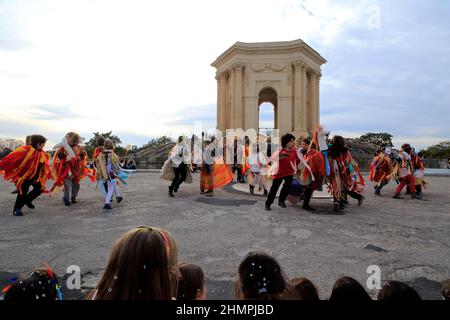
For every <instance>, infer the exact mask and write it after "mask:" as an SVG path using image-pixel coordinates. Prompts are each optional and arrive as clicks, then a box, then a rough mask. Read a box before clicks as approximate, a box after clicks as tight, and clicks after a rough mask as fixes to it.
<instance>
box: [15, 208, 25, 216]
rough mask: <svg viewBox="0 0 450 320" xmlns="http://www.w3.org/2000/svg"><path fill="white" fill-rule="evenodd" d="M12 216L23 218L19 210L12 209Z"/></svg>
mask: <svg viewBox="0 0 450 320" xmlns="http://www.w3.org/2000/svg"><path fill="white" fill-rule="evenodd" d="M13 215H15V216H16V217H21V216H23V212H22V210H20V209H14V211H13Z"/></svg>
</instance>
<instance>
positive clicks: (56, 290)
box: [2, 226, 450, 303]
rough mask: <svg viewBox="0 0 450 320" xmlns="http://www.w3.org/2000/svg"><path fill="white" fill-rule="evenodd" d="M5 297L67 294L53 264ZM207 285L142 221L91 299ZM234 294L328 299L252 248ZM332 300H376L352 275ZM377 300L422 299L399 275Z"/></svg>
mask: <svg viewBox="0 0 450 320" xmlns="http://www.w3.org/2000/svg"><path fill="white" fill-rule="evenodd" d="M2 292H3V293H4V300H6V301H49V300H62V299H63V297H62V293H61V286H60V283H59V282H58V279H57V277H56V275H55V274H54V272H53V271H52V270H51V269H50V268H49V267H46V268H43V269H38V270H36V271H34V272H32V273H31V274H30V275H28V276H26V277H23V278H21V279H17V278H15V279H12V281H11V284H9V285H7V286H6V287H5V288H3V290H2ZM207 296H208V289H207V287H206V285H205V275H204V273H203V270H202V269H201V267H199V266H198V265H195V264H191V263H179V262H178V258H177V246H176V242H175V240H174V238H173V236H172V235H171V233H170V232H169V231H167V230H165V229H162V228H155V227H150V226H142V227H139V228H135V229H132V230H130V231H128V232H126V233H125V234H123V235H122V236H121V237H120V238H119V239H118V240H117V241H116V243H115V244H114V246H113V247H112V250H111V253H110V256H109V259H108V261H107V264H106V267H105V269H104V271H103V274H102V276H101V278H100V281H99V282H98V284H97V286H96V287H95V289H93V290H92V291H91V292H90V293H89V294H88V295H87V296H86V299H88V300H182V301H192V300H205V299H207ZM234 297H235V299H237V300H304V301H318V300H320V299H325V297H324V296H323V295H322V297H321V295H320V292H319V290H318V288H317V287H316V286H315V285H314V284H313V282H312V281H310V280H309V279H307V278H293V279H291V280H289V279H288V278H287V277H286V274H285V273H284V271H283V268H282V266H281V265H280V263H279V262H278V261H277V260H276V259H275V258H274V257H273V256H271V255H268V254H266V253H264V252H250V253H248V254H247V255H246V256H245V257H244V259H243V260H242V262H241V263H240V265H239V267H238V269H237V275H236V281H235V292H234ZM442 298H443V299H444V300H450V279H449V280H445V281H443V282H442ZM328 300H330V301H336V302H343V303H349V302H351V303H358V302H364V301H370V300H372V298H371V296H370V295H369V294H368V292H367V291H366V289H365V288H364V287H363V286H362V285H361V284H360V283H359V282H358V281H356V280H355V279H353V278H351V277H342V278H339V279H338V280H337V281H336V282H335V284H334V286H333V289H332V292H331V295H330V296H329V297H328ZM377 300H385V301H394V302H401V301H404V302H406V301H409V302H414V301H419V300H421V297H420V295H419V294H418V293H417V291H416V290H414V289H413V288H412V287H410V286H408V285H407V284H405V283H403V282H400V281H388V282H386V283H385V285H384V286H383V287H382V289H381V290H379V292H378V294H377Z"/></svg>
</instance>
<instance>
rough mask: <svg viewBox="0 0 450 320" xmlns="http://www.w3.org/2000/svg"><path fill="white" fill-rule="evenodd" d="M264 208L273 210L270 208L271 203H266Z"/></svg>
mask: <svg viewBox="0 0 450 320" xmlns="http://www.w3.org/2000/svg"><path fill="white" fill-rule="evenodd" d="M264 208H265V209H266V210H267V211H270V210H272V209H271V208H270V205H269V204H265V205H264Z"/></svg>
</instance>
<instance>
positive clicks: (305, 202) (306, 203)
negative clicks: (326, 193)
mask: <svg viewBox="0 0 450 320" xmlns="http://www.w3.org/2000/svg"><path fill="white" fill-rule="evenodd" d="M313 192H314V190H313V188H311V187H306V189H305V192H304V193H303V195H304V199H303V205H304V206H309V202H310V201H311V197H312V195H313Z"/></svg>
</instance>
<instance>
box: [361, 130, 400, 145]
mask: <svg viewBox="0 0 450 320" xmlns="http://www.w3.org/2000/svg"><path fill="white" fill-rule="evenodd" d="M391 139H392V135H391V134H389V133H386V132H382V133H372V132H369V133H366V134H364V135H362V136H361V137H359V138H357V139H356V140H357V141H359V142H363V143H373V144H376V145H378V146H382V145H384V146H386V147H393V146H394V145H393V144H392V140H391Z"/></svg>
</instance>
